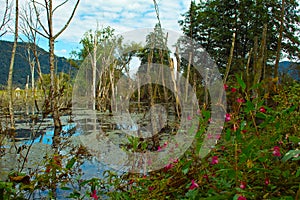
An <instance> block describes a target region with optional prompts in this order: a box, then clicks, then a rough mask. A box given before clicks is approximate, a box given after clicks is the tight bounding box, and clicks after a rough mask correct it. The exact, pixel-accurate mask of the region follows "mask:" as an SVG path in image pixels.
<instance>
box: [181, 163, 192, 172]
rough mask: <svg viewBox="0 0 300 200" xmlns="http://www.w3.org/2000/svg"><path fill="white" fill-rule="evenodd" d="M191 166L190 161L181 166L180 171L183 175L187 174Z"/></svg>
mask: <svg viewBox="0 0 300 200" xmlns="http://www.w3.org/2000/svg"><path fill="white" fill-rule="evenodd" d="M191 164H192V161H191V160H190V161H189V162H187V163H186V164H185V165H184V166H183V168H182V170H181V171H182V173H183V174H187V173H188V172H189V169H190V166H191Z"/></svg>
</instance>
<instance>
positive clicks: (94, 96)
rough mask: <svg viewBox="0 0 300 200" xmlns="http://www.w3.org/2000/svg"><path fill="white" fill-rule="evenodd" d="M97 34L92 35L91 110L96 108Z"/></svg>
mask: <svg viewBox="0 0 300 200" xmlns="http://www.w3.org/2000/svg"><path fill="white" fill-rule="evenodd" d="M97 40H98V38H97V36H96V34H95V36H94V47H93V56H92V58H91V61H92V96H91V97H92V103H93V105H92V106H93V108H92V109H93V110H96V72H97V59H96V58H97V45H98V44H97Z"/></svg>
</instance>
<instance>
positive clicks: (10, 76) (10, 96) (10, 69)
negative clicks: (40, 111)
mask: <svg viewBox="0 0 300 200" xmlns="http://www.w3.org/2000/svg"><path fill="white" fill-rule="evenodd" d="M15 18H16V19H15V38H14V44H13V48H12V52H11V60H10V65H9V73H8V79H7V87H8V88H7V89H8V94H9V115H10V128H11V129H15V119H14V108H13V88H12V76H13V70H14V62H15V55H16V49H17V42H18V24H19V0H16V16H15Z"/></svg>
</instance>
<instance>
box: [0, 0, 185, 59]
mask: <svg viewBox="0 0 300 200" xmlns="http://www.w3.org/2000/svg"><path fill="white" fill-rule="evenodd" d="M63 1H64V0H56V1H53V2H54V3H55V6H56V5H59V4H60V3H61V2H63ZM0 2H1V3H2V2H4V0H0ZM21 2H22V4H24V2H26V1H21ZM42 2H43V1H42ZM75 2H76V0H69V1H68V2H67V3H66V4H65V5H63V6H61V7H60V8H58V9H57V10H56V11H55V13H54V24H53V26H54V32H57V31H59V30H60V29H61V28H62V27H63V26H64V25H65V23H66V21H67V19H68V18H69V16H70V15H71V12H72V9H73V8H74V5H75ZM157 2H158V6H159V13H160V19H161V23H162V25H163V28H165V29H171V30H174V31H178V32H180V27H179V25H178V20H179V19H180V18H181V16H180V15H181V14H182V13H184V12H186V11H187V10H188V7H189V4H190V2H189V1H186V0H177V1H174V0H160V1H157ZM3 9H4V8H2V7H0V14H1V13H3ZM0 16H1V15H0ZM42 17H44V19H45V16H44V15H42ZM44 22H45V20H44ZM97 22H98V24H99V26H100V27H101V26H104V27H105V26H108V25H109V26H111V27H112V28H114V29H115V30H116V33H122V32H126V31H130V30H133V29H136V28H153V27H154V25H155V24H156V23H157V18H156V13H155V9H154V5H153V1H151V0H134V1H133V0H82V1H80V3H79V6H78V9H77V11H76V13H75V15H74V18H73V20H72V21H71V24H70V25H69V27H68V28H67V29H66V30H65V31H64V32H63V33H62V34H61V35H60V36H59V38H58V42H57V44H58V43H60V42H63V43H64V44H65V45H67V44H68V43H72V47H74V43H77V44H78V45H79V41H80V39H81V38H82V36H83V34H84V33H85V32H86V31H88V30H89V29H93V30H94V29H96V27H97ZM60 46H62V49H67V50H68V51H69V48H63V45H57V47H56V48H57V53H61V54H62V55H63V56H67V54H68V53H69V52H65V51H62V49H59V48H60Z"/></svg>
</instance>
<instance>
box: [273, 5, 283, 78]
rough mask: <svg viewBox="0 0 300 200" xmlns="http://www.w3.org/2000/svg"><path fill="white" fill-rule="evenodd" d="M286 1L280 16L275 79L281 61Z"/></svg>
mask: <svg viewBox="0 0 300 200" xmlns="http://www.w3.org/2000/svg"><path fill="white" fill-rule="evenodd" d="M284 4H285V0H282V1H281V16H280V29H279V37H278V44H277V52H276V60H275V67H274V78H277V77H278V66H279V60H280V50H281V41H282V34H283V24H284V7H285V5H284ZM277 82H278V80H277Z"/></svg>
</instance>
